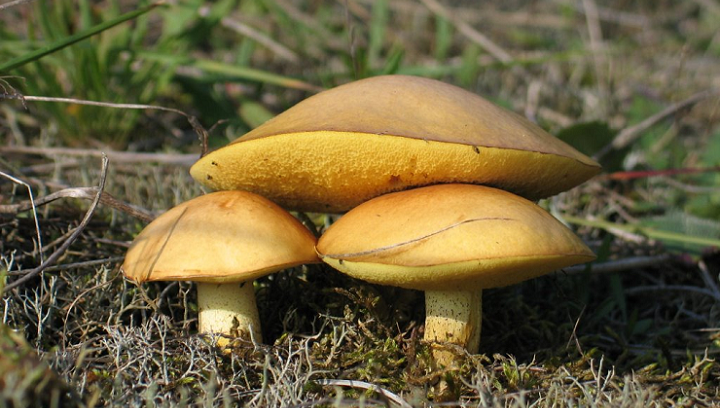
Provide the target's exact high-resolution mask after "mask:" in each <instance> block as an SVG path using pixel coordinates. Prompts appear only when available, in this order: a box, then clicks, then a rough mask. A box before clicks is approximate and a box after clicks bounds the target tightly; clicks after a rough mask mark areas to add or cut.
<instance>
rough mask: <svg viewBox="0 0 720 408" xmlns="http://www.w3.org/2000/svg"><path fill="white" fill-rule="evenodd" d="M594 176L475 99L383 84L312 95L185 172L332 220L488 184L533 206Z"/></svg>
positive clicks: (433, 87) (584, 161) (399, 80)
mask: <svg viewBox="0 0 720 408" xmlns="http://www.w3.org/2000/svg"><path fill="white" fill-rule="evenodd" d="M599 171H600V165H599V164H598V163H596V162H595V161H593V160H591V159H590V158H588V157H587V156H585V155H583V154H582V153H580V152H578V151H577V150H575V149H573V148H572V147H571V146H569V145H567V144H566V143H564V142H563V141H561V140H559V139H557V138H555V137H554V136H552V135H550V134H549V133H547V132H545V131H544V130H542V129H541V128H540V127H538V126H537V125H535V124H533V123H531V122H529V121H528V120H526V119H525V118H523V117H521V116H519V115H517V114H515V113H513V112H510V111H507V110H505V109H503V108H500V107H498V106H496V105H494V104H492V103H491V102H488V101H487V100H485V99H483V98H481V97H480V96H478V95H476V94H473V93H471V92H468V91H465V90H463V89H461V88H458V87H456V86H453V85H449V84H446V83H443V82H440V81H436V80H432V79H427V78H421V77H412V76H402V75H391V76H379V77H373V78H368V79H363V80H360V81H356V82H352V83H348V84H346V85H342V86H339V87H337V88H333V89H330V90H327V91H324V92H321V93H319V94H317V95H314V96H312V97H310V98H308V99H306V100H304V101H302V102H300V103H298V104H297V105H295V106H294V107H292V108H290V109H288V110H287V111H285V112H283V113H282V114H280V115H278V116H276V117H275V118H273V119H271V120H269V121H267V122H266V123H265V124H263V125H261V126H259V127H258V128H256V129H255V130H253V131H251V132H249V133H247V134H246V135H244V136H243V137H241V138H239V139H237V140H235V141H234V142H232V143H231V144H229V145H227V146H225V147H223V148H220V149H218V150H216V151H214V152H212V153H210V154H208V155H206V156H205V157H203V158H202V159H200V160H199V161H198V162H197V163H195V165H194V166H193V167H192V168H191V170H190V173H191V175H192V176H193V177H194V178H195V180H197V181H198V182H200V183H202V184H204V185H205V186H207V187H209V188H211V189H214V190H236V189H237V190H247V191H252V192H255V193H258V194H261V195H263V196H264V197H267V198H269V199H271V200H273V201H274V202H277V203H278V204H280V205H282V206H283V207H286V208H290V209H296V210H302V211H315V212H343V211H347V210H349V209H350V208H352V207H355V206H356V205H358V204H360V203H362V202H364V201H367V200H369V199H370V198H373V197H376V196H378V195H381V194H385V193H388V192H393V191H400V190H405V189H408V188H412V187H419V186H426V185H431V184H438V183H470V184H485V185H491V186H495V187H498V188H502V189H505V190H508V191H512V192H514V193H516V194H519V195H522V196H524V197H527V198H529V199H533V200H534V199H539V198H543V197H548V196H551V195H554V194H557V193H559V192H562V191H565V190H567V189H570V188H572V187H574V186H576V185H578V184H580V183H582V182H583V181H585V180H587V179H589V178H591V177H592V176H594V175H595V174H597V173H598V172H599Z"/></svg>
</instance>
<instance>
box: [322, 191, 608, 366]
mask: <svg viewBox="0 0 720 408" xmlns="http://www.w3.org/2000/svg"><path fill="white" fill-rule="evenodd" d="M317 252H318V254H319V255H320V257H321V259H322V260H323V261H325V262H326V263H328V264H329V265H331V266H332V267H334V268H335V269H337V270H339V271H341V272H344V273H346V274H348V275H350V276H352V277H355V278H358V279H362V280H365V281H368V282H371V283H377V284H382V285H390V286H398V287H403V288H408V289H417V290H423V291H425V302H426V320H425V340H427V341H430V342H448V343H453V344H457V345H460V346H462V347H465V348H466V349H467V350H468V351H469V352H470V353H477V352H478V347H479V343H480V324H481V321H482V313H481V299H482V290H483V289H486V288H494V287H499V286H506V285H512V284H514V283H518V282H521V281H524V280H526V279H531V278H534V277H537V276H540V275H543V274H546V273H549V272H552V271H554V270H556V269H559V268H562V267H565V266H569V265H573V264H577V263H583V262H589V261H591V260H593V259H594V258H595V255H594V254H593V253H592V251H590V249H588V247H587V246H585V244H583V242H582V241H581V240H580V239H579V238H578V237H577V236H575V234H573V233H572V231H570V230H569V229H568V228H567V227H565V226H564V225H563V224H561V223H560V222H559V221H558V220H556V219H555V218H553V217H552V216H551V215H550V214H549V213H547V212H546V211H544V210H543V209H542V208H540V207H538V206H537V205H535V204H534V203H532V202H530V201H528V200H526V199H524V198H521V197H518V196H516V195H513V194H511V193H508V192H506V191H503V190H498V189H495V188H491V187H485V186H476V185H467V184H445V185H436V186H430V187H422V188H417V189H414V190H407V191H402V192H397V193H391V194H387V195H383V196H380V197H377V198H375V199H372V200H370V201H367V202H365V203H363V204H361V205H359V206H358V207H356V208H354V209H353V210H351V211H349V212H348V213H347V214H345V215H344V216H342V217H341V218H340V219H339V220H338V221H337V222H336V223H334V224H333V225H331V226H330V228H329V229H328V230H327V231H326V232H325V233H324V234H323V235H322V236H321V237H320V240H319V242H318V245H317ZM434 355H435V359H436V361H437V363H438V364H439V365H441V366H451V365H452V364H453V358H452V353H446V352H443V351H442V350H438V351H436V352H435V353H434Z"/></svg>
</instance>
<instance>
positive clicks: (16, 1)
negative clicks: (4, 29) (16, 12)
mask: <svg viewBox="0 0 720 408" xmlns="http://www.w3.org/2000/svg"><path fill="white" fill-rule="evenodd" d="M32 1H34V0H13V1H8V2H7V3H5V4H0V11H1V10H4V9H6V8H10V7H15V6H18V5H20V4H23V3H30V2H32Z"/></svg>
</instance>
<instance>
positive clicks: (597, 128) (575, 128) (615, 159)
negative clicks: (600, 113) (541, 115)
mask: <svg viewBox="0 0 720 408" xmlns="http://www.w3.org/2000/svg"><path fill="white" fill-rule="evenodd" d="M616 134H617V132H616V131H615V130H613V129H610V127H609V126H608V125H607V123H605V122H597V121H595V122H585V123H578V124H575V125H572V126H570V127H567V128H565V129H563V130H561V131H560V132H558V134H557V137H558V139H560V140H562V141H563V142H565V143H567V144H569V145H570V146H573V147H574V148H576V149H577V150H579V151H580V152H581V153H583V154H585V155H588V156H593V155H594V154H595V153H597V152H599V151H600V150H601V149H602V148H603V147H605V146H607V145H608V144H610V143H612V141H613V139H615V135H616ZM629 151H630V149H629V148H624V149H621V150H614V151H612V152H611V153H610V154H607V155H606V156H605V157H603V159H602V162H601V163H600V164H601V165H602V166H603V169H604V170H605V171H608V172H614V171H619V170H622V169H623V168H622V163H623V161H624V160H625V156H627V154H628V152H629Z"/></svg>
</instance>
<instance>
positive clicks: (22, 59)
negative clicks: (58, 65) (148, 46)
mask: <svg viewBox="0 0 720 408" xmlns="http://www.w3.org/2000/svg"><path fill="white" fill-rule="evenodd" d="M161 4H162V3H153V4H151V5H149V6H146V7H142V8H139V9H137V10H135V11H131V12H129V13H125V14H123V15H121V16H119V17H117V18H115V19H113V20H110V21H106V22H104V23H101V24H98V25H96V26H94V27H91V28H89V29H87V30H83V31H80V32H79V33H76V34H73V35H70V36H68V37H65V38H62V39H60V40H58V41H55V42H53V43H51V44H49V45H46V46H44V47H41V48H39V49H37V50H35V51H32V52H30V53H27V54H25V55H21V56H19V57H17V58H13V59H12V60H10V61H8V62H6V63H4V64H0V72H2V71H11V70H13V69H16V68H19V67H21V66H23V65H25V64H27V63H28V62H32V61H36V60H38V59H40V58H42V57H44V56H46V55H48V54H52V53H54V52H56V51H58V50H61V49H63V48H65V47H68V46H70V45H73V44H75V43H77V42H79V41H82V40H84V39H86V38H89V37H92V36H94V35H96V34H98V33H101V32H103V31H105V30H107V29H109V28H112V27H115V26H116V25H118V24H121V23H124V22H126V21H129V20H132V19H134V18H136V17H138V16H141V15H143V14H145V13H147V12H149V11H150V10H152V9H154V8H155V7H157V6H159V5H161Z"/></svg>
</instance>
